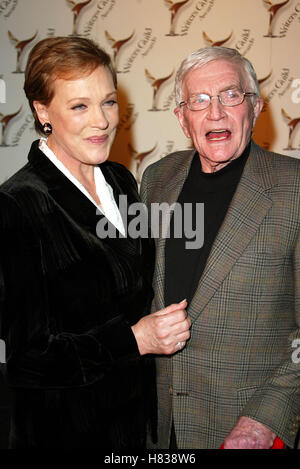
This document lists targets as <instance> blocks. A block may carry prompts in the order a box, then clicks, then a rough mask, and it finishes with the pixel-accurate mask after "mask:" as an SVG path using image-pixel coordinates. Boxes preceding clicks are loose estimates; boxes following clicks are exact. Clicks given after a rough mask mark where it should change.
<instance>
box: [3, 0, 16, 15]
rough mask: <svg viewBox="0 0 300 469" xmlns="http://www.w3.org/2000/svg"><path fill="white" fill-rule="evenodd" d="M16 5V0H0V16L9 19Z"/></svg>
mask: <svg viewBox="0 0 300 469" xmlns="http://www.w3.org/2000/svg"><path fill="white" fill-rule="evenodd" d="M17 5H18V0H0V16H3V18H9V16H10V15H11V14H12V12H13V11H14V10H15V9H16V7H17Z"/></svg>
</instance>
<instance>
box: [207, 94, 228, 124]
mask: <svg viewBox="0 0 300 469" xmlns="http://www.w3.org/2000/svg"><path fill="white" fill-rule="evenodd" d="M224 115H225V111H224V106H223V104H221V103H220V100H219V98H218V96H212V97H211V98H210V105H209V106H208V109H207V118H208V119H212V120H219V119H222V117H224Z"/></svg>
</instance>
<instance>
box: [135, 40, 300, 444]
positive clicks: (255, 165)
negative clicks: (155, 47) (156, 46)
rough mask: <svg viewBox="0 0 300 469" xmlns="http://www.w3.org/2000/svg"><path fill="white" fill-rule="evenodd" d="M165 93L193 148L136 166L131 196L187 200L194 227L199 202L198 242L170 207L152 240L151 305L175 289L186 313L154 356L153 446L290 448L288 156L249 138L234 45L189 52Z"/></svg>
mask: <svg viewBox="0 0 300 469" xmlns="http://www.w3.org/2000/svg"><path fill="white" fill-rule="evenodd" d="M175 95H176V102H177V107H176V109H175V114H176V116H177V118H178V120H179V123H180V125H181V127H182V129H183V132H184V133H185V135H186V136H187V137H188V138H191V140H192V142H193V144H194V147H195V150H191V151H178V152H175V153H173V154H171V155H168V156H166V157H165V158H163V159H162V160H160V161H158V162H156V163H154V164H153V165H151V166H150V167H148V168H147V169H146V171H145V172H144V177H143V181H142V187H141V194H142V199H143V201H144V202H145V203H146V204H147V206H148V208H150V206H151V204H153V203H168V204H170V205H171V204H174V203H175V202H176V203H177V205H178V204H179V205H180V206H181V207H182V208H183V211H182V213H184V210H185V208H186V207H187V206H192V207H193V209H194V212H193V213H194V219H193V223H194V224H195V213H196V211H195V207H197V204H198V205H199V203H202V204H204V243H203V246H202V247H201V248H199V247H198V246H196V249H195V248H193V246H191V245H189V247H188V248H187V243H186V241H187V239H186V238H187V236H186V237H184V236H183V237H180V236H179V237H178V232H177V234H176V229H177V230H178V222H176V223H177V225H176V223H175V222H174V217H175V215H173V219H172V220H173V221H172V220H171V223H170V228H169V232H168V235H167V236H162V237H161V238H160V239H158V240H157V243H156V272H155V278H154V289H155V299H154V304H153V307H154V309H156V310H158V309H160V308H162V307H164V306H165V305H167V304H169V303H174V302H176V301H177V300H179V299H182V298H187V300H188V307H187V312H188V315H189V317H190V318H191V320H192V326H191V338H190V340H189V341H187V342H186V344H185V343H184V344H182V345H185V347H182V348H181V347H180V346H181V344H178V349H179V351H178V353H175V354H174V355H173V356H172V358H163V357H161V358H159V359H158V360H157V386H158V401H159V414H158V419H159V427H158V433H159V435H158V447H159V448H174V447H175V448H176V447H178V448H194V449H195V448H219V447H220V446H221V444H222V443H223V442H225V448H253V449H254V448H262V449H267V448H270V447H272V444H273V442H274V440H275V438H276V437H279V438H280V439H281V440H283V442H284V443H285V444H286V445H287V446H288V447H293V446H294V444H295V441H296V439H297V429H298V427H299V423H300V364H299V359H298V358H299V355H298V354H297V353H296V352H297V349H296V348H295V347H297V346H298V347H299V343H300V340H299V338H300V331H299V326H300V239H299V233H300V231H299V227H300V213H299V212H300V161H299V160H296V159H293V158H288V157H286V156H283V155H278V154H275V153H271V152H267V151H265V150H263V149H262V148H260V147H259V146H258V145H256V144H255V143H254V142H253V140H252V139H251V135H252V131H253V128H254V126H255V123H256V120H257V118H258V116H259V114H260V111H261V109H262V106H263V100H262V98H261V97H260V93H259V87H258V82H257V78H256V74H255V72H254V70H253V67H252V65H251V64H250V62H249V61H248V60H247V59H245V58H244V57H242V56H240V54H239V53H238V52H237V51H235V50H233V49H228V48H224V47H209V48H205V49H200V50H199V51H196V52H194V53H193V54H191V55H190V56H189V57H188V58H187V59H186V60H185V61H184V62H183V63H182V65H181V67H180V69H179V71H178V73H177V77H176V84H175ZM196 222H197V220H196ZM162 223H163V221H162ZM196 224H197V223H196ZM193 226H194V225H193ZM196 229H197V230H198V231H199V223H198V225H197V226H196ZM196 244H197V243H196ZM180 348H181V349H180ZM297 357H298V358H297Z"/></svg>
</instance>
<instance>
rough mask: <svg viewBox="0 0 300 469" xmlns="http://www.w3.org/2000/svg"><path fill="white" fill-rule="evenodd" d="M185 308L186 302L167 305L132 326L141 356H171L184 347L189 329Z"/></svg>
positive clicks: (189, 322) (188, 336)
mask: <svg viewBox="0 0 300 469" xmlns="http://www.w3.org/2000/svg"><path fill="white" fill-rule="evenodd" d="M186 306H187V301H186V300H183V301H181V303H176V304H172V305H169V306H167V307H166V308H164V309H161V310H159V311H156V312H155V313H152V314H149V315H148V316H144V317H143V318H141V319H140V320H139V321H138V322H137V323H136V324H135V325H134V326H132V328H131V329H132V332H133V334H134V336H135V339H136V342H137V345H138V349H139V352H140V354H141V355H145V354H147V353H149V354H158V355H171V354H173V353H175V352H178V350H180V349H181V348H183V347H184V346H185V344H186V341H187V340H188V339H189V338H190V327H191V320H190V318H188V317H187V313H186V310H185V308H186Z"/></svg>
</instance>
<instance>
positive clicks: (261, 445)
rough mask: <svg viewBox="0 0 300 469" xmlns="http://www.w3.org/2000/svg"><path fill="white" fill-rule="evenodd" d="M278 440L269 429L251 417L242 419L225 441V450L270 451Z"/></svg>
mask: <svg viewBox="0 0 300 469" xmlns="http://www.w3.org/2000/svg"><path fill="white" fill-rule="evenodd" d="M275 438H276V435H275V433H273V432H272V431H271V430H270V429H269V428H267V427H266V426H265V425H263V424H262V423H259V422H256V421H255V420H252V419H250V418H249V417H240V418H239V420H238V421H237V424H236V425H235V427H234V428H233V429H232V431H231V433H230V434H229V435H228V437H227V438H226V439H225V441H224V449H269V448H271V447H272V445H273V442H274V440H275Z"/></svg>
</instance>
